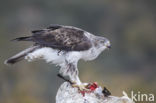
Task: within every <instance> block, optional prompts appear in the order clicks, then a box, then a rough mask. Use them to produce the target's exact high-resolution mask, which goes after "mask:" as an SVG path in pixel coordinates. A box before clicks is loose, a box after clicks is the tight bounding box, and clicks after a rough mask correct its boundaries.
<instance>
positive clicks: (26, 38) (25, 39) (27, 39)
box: [12, 36, 32, 41]
mask: <svg viewBox="0 0 156 103" xmlns="http://www.w3.org/2000/svg"><path fill="white" fill-rule="evenodd" d="M12 41H32V38H31V36H28V37H19V38H15V39H13V40H12Z"/></svg>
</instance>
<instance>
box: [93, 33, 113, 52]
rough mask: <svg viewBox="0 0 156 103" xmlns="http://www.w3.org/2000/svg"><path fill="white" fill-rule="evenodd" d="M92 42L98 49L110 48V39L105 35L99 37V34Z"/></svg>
mask: <svg viewBox="0 0 156 103" xmlns="http://www.w3.org/2000/svg"><path fill="white" fill-rule="evenodd" d="M94 43H95V47H97V48H99V49H106V48H108V49H109V48H111V44H110V41H109V40H108V39H107V38H105V37H99V36H98V37H96V41H95V42H94Z"/></svg>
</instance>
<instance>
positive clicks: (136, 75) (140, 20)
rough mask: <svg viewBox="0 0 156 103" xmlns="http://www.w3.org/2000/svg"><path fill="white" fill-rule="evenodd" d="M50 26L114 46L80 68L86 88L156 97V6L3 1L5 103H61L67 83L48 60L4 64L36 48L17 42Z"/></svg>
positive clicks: (121, 0) (1, 91) (150, 0)
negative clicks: (95, 85)
mask: <svg viewBox="0 0 156 103" xmlns="http://www.w3.org/2000/svg"><path fill="white" fill-rule="evenodd" d="M50 24H63V25H72V26H76V27H79V28H82V29H84V30H86V31H89V32H91V33H93V34H96V35H101V36H105V37H107V38H108V39H109V40H110V41H111V43H112V49H110V50H106V51H104V52H103V53H102V54H101V55H100V56H99V57H98V58H97V59H96V60H94V61H90V62H84V61H80V62H79V65H78V67H79V70H80V78H81V80H82V81H83V82H95V81H96V82H98V83H99V85H102V86H106V87H107V88H108V89H109V90H110V91H111V92H112V95H115V96H121V95H122V91H123V90H124V91H126V92H127V93H128V95H129V96H130V93H131V91H132V90H133V91H134V92H135V93H137V92H138V91H140V92H141V93H153V94H155V93H156V0H1V1H0V53H1V56H0V103H55V95H56V93H57V89H58V88H59V86H60V85H61V83H63V80H61V79H60V78H58V77H57V76H56V75H57V73H58V69H59V68H58V67H56V66H55V65H51V64H47V63H45V62H44V61H42V60H38V61H36V62H31V63H28V62H26V61H25V60H24V61H21V62H19V63H17V64H15V65H12V66H6V65H4V64H3V62H4V60H5V59H7V58H8V57H10V56H12V55H14V54H16V53H17V52H19V51H21V50H23V49H25V48H27V47H29V46H30V45H31V44H32V43H28V42H11V41H10V40H11V39H13V38H16V37H20V36H26V35H31V31H32V30H35V29H43V28H46V27H47V26H49V25H50ZM137 103H146V102H137ZM147 103H149V102H147ZM153 103H154V102H153Z"/></svg>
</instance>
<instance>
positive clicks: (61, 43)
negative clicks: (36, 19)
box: [31, 25, 91, 51]
mask: <svg viewBox="0 0 156 103" xmlns="http://www.w3.org/2000/svg"><path fill="white" fill-rule="evenodd" d="M32 33H33V35H32V36H31V40H32V41H33V42H35V43H36V44H38V45H41V46H47V47H52V48H54V49H59V50H64V51H83V50H88V49H89V48H90V47H91V42H90V40H89V39H88V38H87V37H86V36H85V35H84V31H83V30H81V29H77V28H74V27H67V26H62V25H51V26H49V27H48V28H46V29H42V30H35V31H32Z"/></svg>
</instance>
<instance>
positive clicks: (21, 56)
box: [4, 46, 39, 64]
mask: <svg viewBox="0 0 156 103" xmlns="http://www.w3.org/2000/svg"><path fill="white" fill-rule="evenodd" d="M37 48H39V46H32V47H30V48H28V49H25V50H23V51H21V52H20V53H18V54H16V55H14V56H12V57H10V58H9V59H7V60H6V61H5V62H4V64H14V63H16V62H18V61H21V60H22V59H24V57H25V56H26V55H27V54H28V53H31V52H33V51H34V50H36V49H37Z"/></svg>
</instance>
